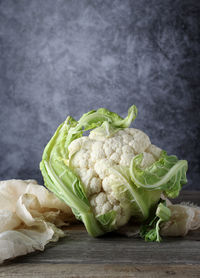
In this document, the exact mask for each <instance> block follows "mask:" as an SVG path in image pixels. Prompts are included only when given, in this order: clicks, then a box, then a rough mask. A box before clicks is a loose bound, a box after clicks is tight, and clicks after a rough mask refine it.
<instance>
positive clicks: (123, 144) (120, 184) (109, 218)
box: [40, 105, 187, 239]
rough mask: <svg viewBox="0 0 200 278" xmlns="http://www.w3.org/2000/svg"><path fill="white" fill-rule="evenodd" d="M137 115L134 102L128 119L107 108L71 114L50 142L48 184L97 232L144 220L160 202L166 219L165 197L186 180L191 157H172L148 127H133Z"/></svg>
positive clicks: (46, 157)
mask: <svg viewBox="0 0 200 278" xmlns="http://www.w3.org/2000/svg"><path fill="white" fill-rule="evenodd" d="M136 115H137V108H136V107H135V106H134V105H133V106H131V107H130V108H129V110H128V115H127V117H125V118H124V119H123V118H121V117H120V116H119V115H118V114H116V113H114V112H111V111H109V110H107V109H105V108H100V109H98V110H92V111H89V112H88V113H86V114H84V115H83V116H82V117H81V118H80V119H79V121H76V120H75V119H73V118H72V117H70V116H69V117H67V119H66V121H65V122H64V123H62V124H61V125H60V126H59V127H58V129H57V131H56V132H55V134H54V136H53V137H52V138H51V140H50V141H49V143H48V144H47V146H46V147H45V150H44V153H43V157H42V161H41V163H40V169H41V172H42V175H43V177H44V182H45V185H46V187H47V188H48V189H49V190H51V191H52V192H54V193H55V194H56V195H57V196H58V197H59V198H61V199H62V200H64V201H65V202H66V204H68V205H69V206H70V207H71V209H72V211H73V213H74V214H75V216H76V218H77V219H79V220H81V221H82V222H83V223H84V225H85V227H86V229H87V231H88V233H89V234H90V235H92V236H100V235H102V234H104V233H106V232H110V231H113V230H116V229H118V228H119V227H121V226H123V225H125V224H126V223H128V221H129V219H130V218H131V220H133V221H136V222H138V223H141V224H142V223H144V221H147V220H148V218H150V219H151V218H152V213H153V214H155V211H156V208H157V207H159V217H160V215H161V218H160V221H161V220H162V221H167V220H168V218H169V217H168V218H167V217H164V218H163V213H165V211H166V209H165V208H164V206H162V205H159V202H160V197H161V195H163V194H164V195H166V197H171V198H174V197H176V196H178V194H179V191H180V190H181V186H182V185H183V184H184V183H185V182H186V170H187V162H186V161H185V160H178V159H177V157H176V156H168V155H167V153H166V152H164V151H163V150H161V149H160V148H158V147H157V146H155V145H153V144H151V141H150V139H149V137H148V136H147V135H146V134H145V133H144V132H142V131H141V130H138V129H135V128H130V125H131V123H132V121H133V120H134V119H135V118H136ZM85 131H90V133H89V135H87V136H86V135H85V133H84V132H85ZM167 215H168V216H169V214H167ZM163 219H164V220H163ZM159 223H160V222H159ZM158 225H159V224H158ZM158 225H157V226H156V238H157V239H159V237H158V231H159V229H158V228H159V227H158ZM153 233H154V234H155V230H154V232H153ZM148 238H152V237H151V232H150V236H149V234H148ZM153 238H155V236H154V237H153Z"/></svg>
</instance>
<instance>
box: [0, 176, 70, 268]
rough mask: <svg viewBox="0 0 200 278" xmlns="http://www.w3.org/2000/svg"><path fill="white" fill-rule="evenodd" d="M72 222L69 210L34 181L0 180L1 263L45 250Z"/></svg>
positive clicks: (62, 234)
mask: <svg viewBox="0 0 200 278" xmlns="http://www.w3.org/2000/svg"><path fill="white" fill-rule="evenodd" d="M66 220H67V221H68V223H70V222H73V221H74V216H73V214H72V211H71V209H70V208H69V207H68V206H67V205H66V204H65V203H64V202H63V201H61V200H59V199H58V198H57V197H56V196H55V195H54V194H52V193H51V192H49V191H48V190H47V189H46V188H45V187H43V186H41V185H38V184H37V182H36V181H34V180H6V181H1V182H0V223H1V225H0V263H2V262H3V261H4V260H6V259H11V258H14V257H17V256H20V255H25V254H27V253H30V252H33V251H35V250H44V247H45V245H46V244H47V243H48V242H50V241H57V240H58V239H59V237H62V236H64V232H63V231H62V230H61V229H60V228H59V227H61V226H63V225H67V223H66V222H65V221H66Z"/></svg>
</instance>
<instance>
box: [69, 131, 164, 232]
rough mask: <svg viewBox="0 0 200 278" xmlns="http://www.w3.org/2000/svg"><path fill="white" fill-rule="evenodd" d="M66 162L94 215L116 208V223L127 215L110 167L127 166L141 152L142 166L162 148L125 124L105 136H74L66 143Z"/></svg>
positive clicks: (150, 162) (119, 224)
mask: <svg viewBox="0 0 200 278" xmlns="http://www.w3.org/2000/svg"><path fill="white" fill-rule="evenodd" d="M68 150H69V163H70V166H71V167H73V169H74V171H75V173H76V174H77V175H78V176H79V178H80V179H81V181H82V183H83V185H84V187H85V191H86V194H87V197H88V199H89V200H90V204H91V206H92V208H93V211H94V213H95V215H101V214H104V213H106V212H108V211H110V210H115V211H116V212H117V226H118V227H119V226H122V225H124V224H125V223H127V221H128V218H129V217H130V215H129V213H128V212H127V211H124V208H123V207H122V206H120V201H119V199H117V196H116V194H115V193H114V192H113V190H112V187H111V185H112V184H113V181H114V182H116V184H120V182H121V181H120V178H119V177H118V176H116V175H115V174H113V173H111V172H110V171H109V169H110V168H111V167H113V166H115V165H120V166H127V167H129V166H130V162H131V160H132V158H133V157H134V156H135V155H137V154H139V153H143V155H144V158H143V161H142V164H141V166H142V167H143V168H145V167H147V166H149V165H151V164H152V163H154V162H155V161H156V160H157V159H158V158H159V156H160V154H161V149H160V148H158V147H156V146H155V145H152V144H151V142H150V139H149V137H148V136H147V135H146V134H145V133H144V132H142V131H140V130H138V129H135V128H125V129H122V130H119V131H118V132H116V133H115V134H114V135H113V136H112V137H110V138H107V137H106V136H105V137H101V138H99V137H98V136H96V134H95V132H91V133H90V135H89V136H83V137H81V138H79V139H76V140H74V141H73V142H72V143H71V144H70V145H69V148H68Z"/></svg>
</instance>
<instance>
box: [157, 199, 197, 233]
mask: <svg viewBox="0 0 200 278" xmlns="http://www.w3.org/2000/svg"><path fill="white" fill-rule="evenodd" d="M168 208H169V209H170V210H171V217H170V220H169V221H167V222H163V223H162V224H161V235H163V236H185V235H186V234H187V233H188V232H189V231H190V230H197V229H199V228H200V207H197V206H193V205H191V204H185V203H181V204H177V205H173V204H169V205H168Z"/></svg>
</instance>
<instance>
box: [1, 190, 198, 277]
mask: <svg viewBox="0 0 200 278" xmlns="http://www.w3.org/2000/svg"><path fill="white" fill-rule="evenodd" d="M177 201H178V202H179V201H191V202H193V203H195V204H198V205H200V191H199V192H198V191H196V192H195V191H192V192H191V191H183V192H182V194H181V196H180V197H179V198H178V200H177ZM67 233H68V235H67V236H66V237H65V238H62V239H60V240H59V242H57V243H50V244H49V245H48V246H47V248H46V249H45V251H44V252H35V253H32V254H29V255H27V256H22V257H19V258H16V259H15V260H13V261H10V262H6V263H5V264H3V265H2V266H1V267H0V277H55V278H56V277H59V278H62V277H148V278H149V277H150V278H151V277H170V276H173V277H181V278H182V277H189V276H191V277H200V230H196V231H192V232H190V233H189V234H188V235H187V236H186V237H185V238H181V237H177V238H165V239H164V240H163V242H162V243H155V242H153V243H152V242H150V243H149V242H144V241H143V240H142V239H139V238H133V237H132V238H131V237H129V238H128V237H126V236H122V235H119V234H114V233H111V234H109V235H106V236H103V237H101V238H97V239H94V238H91V237H90V236H88V234H87V232H86V231H85V229H84V227H83V226H82V225H76V226H73V227H70V228H68V232H67Z"/></svg>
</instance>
